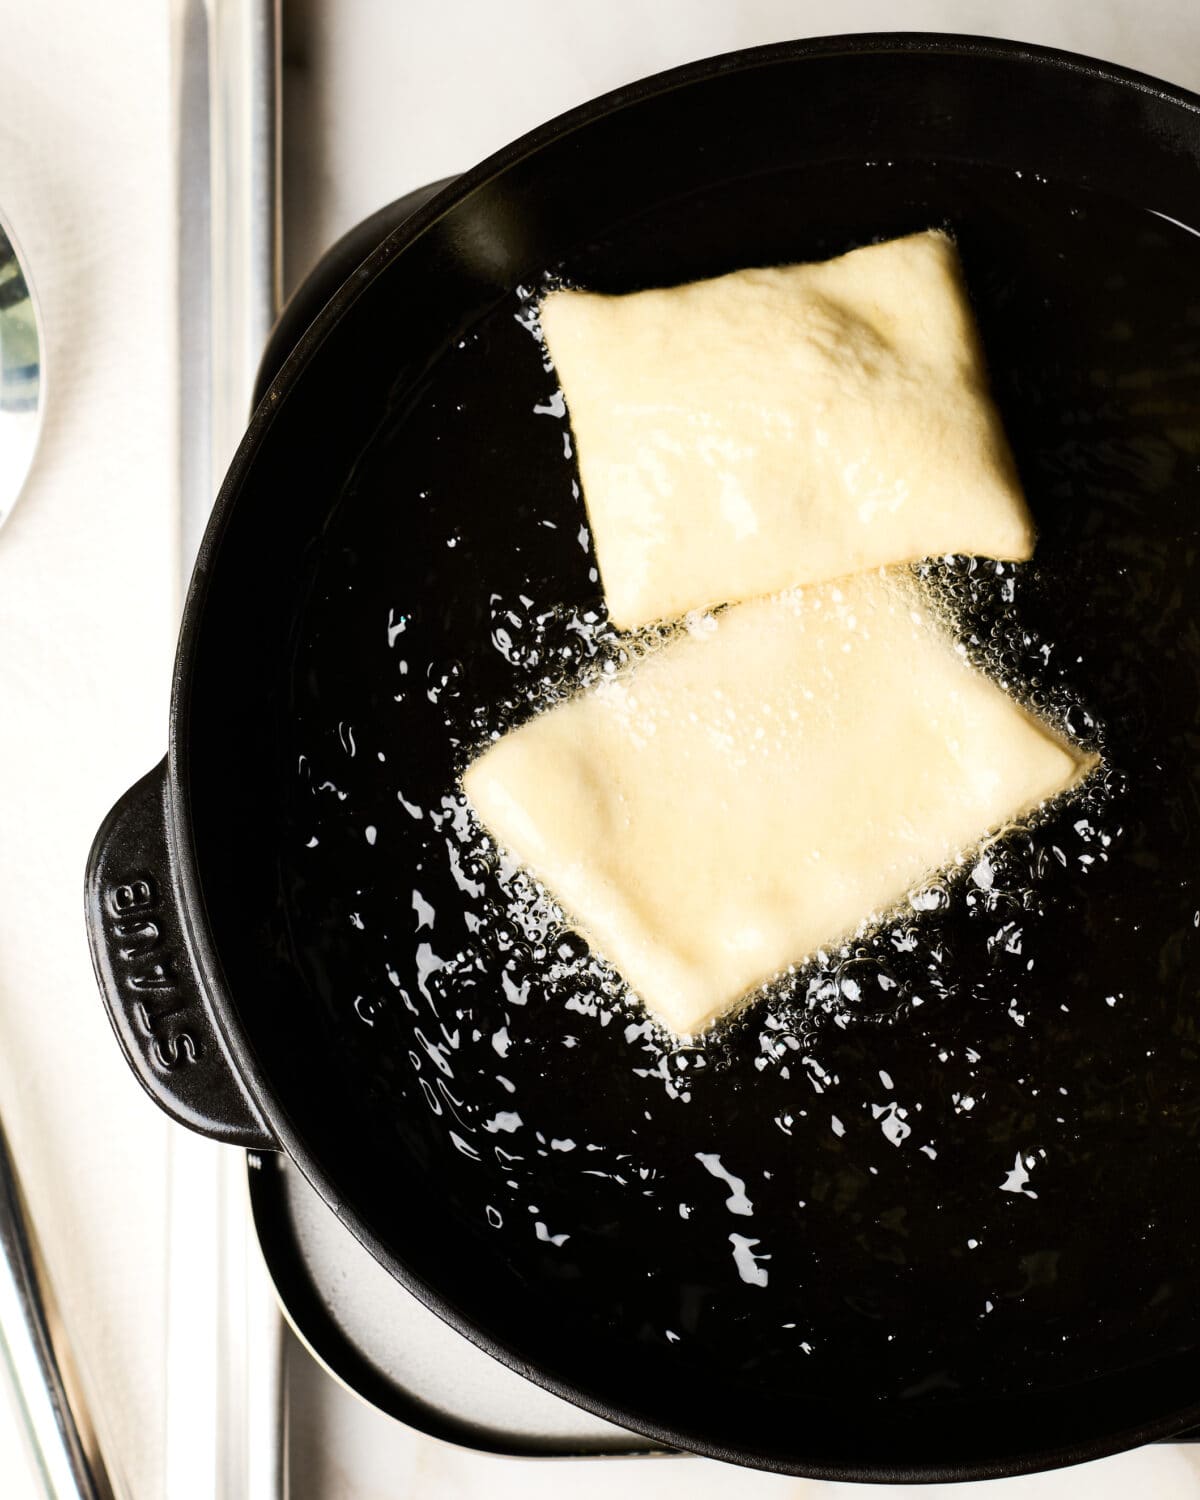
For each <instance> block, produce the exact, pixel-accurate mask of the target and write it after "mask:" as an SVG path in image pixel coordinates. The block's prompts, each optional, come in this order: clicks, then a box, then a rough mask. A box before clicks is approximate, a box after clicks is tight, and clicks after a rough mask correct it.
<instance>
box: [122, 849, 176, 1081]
mask: <svg viewBox="0 0 1200 1500" xmlns="http://www.w3.org/2000/svg"><path fill="white" fill-rule="evenodd" d="M104 913H105V919H106V925H107V926H108V936H109V951H110V953H111V955H112V960H113V967H114V970H115V971H116V976H117V980H118V983H119V984H120V986H121V988H122V989H123V990H124V992H125V995H126V999H127V1002H128V1009H129V1012H130V1014H131V1015H132V1017H133V1022H134V1025H135V1026H136V1027H137V1029H138V1031H139V1032H140V1033H141V1035H142V1037H143V1041H144V1045H145V1048H146V1051H147V1054H148V1055H149V1057H150V1060H151V1062H152V1063H153V1064H154V1066H155V1067H156V1068H158V1069H160V1070H161V1071H162V1072H164V1073H173V1072H175V1071H176V1070H177V1069H178V1068H182V1067H187V1066H188V1065H189V1064H191V1063H194V1062H195V1061H196V1060H197V1058H198V1057H199V1054H200V1049H199V1046H198V1045H197V1042H196V1038H195V1036H194V1035H193V1034H192V1032H190V1031H188V1030H187V1029H186V1028H185V1026H184V1024H183V1023H184V1021H185V1020H186V1013H187V1008H188V1006H187V1000H186V999H185V997H184V994H183V992H182V991H181V989H180V986H179V980H178V974H177V971H176V966H175V963H174V961H173V959H172V957H171V953H170V946H171V945H170V943H169V941H168V935H167V933H166V932H165V931H164V915H163V909H162V902H161V898H160V895H159V891H158V887H157V885H156V883H155V881H154V877H153V876H151V875H137V876H134V877H133V878H132V879H129V880H125V881H123V882H121V883H120V884H116V883H114V884H111V885H109V886H108V888H107V889H106V891H105V895H104Z"/></svg>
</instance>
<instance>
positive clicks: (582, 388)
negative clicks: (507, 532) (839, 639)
mask: <svg viewBox="0 0 1200 1500" xmlns="http://www.w3.org/2000/svg"><path fill="white" fill-rule="evenodd" d="M541 326H542V331H543V334H544V337H545V340H546V347H547V349H548V351H549V354H550V357H551V359H552V360H553V362H554V365H555V368H556V370H557V372H558V377H559V380H560V382H561V385H562V390H563V395H564V397H565V400H566V406H567V411H568V415H569V417H570V422H571V428H572V431H573V433H574V438H575V447H576V452H577V454H578V460H579V472H580V477H581V480H582V485H583V494H584V501H585V503H586V507H587V513H588V518H589V521H590V524H591V529H592V535H593V537H594V539H595V545H596V555H597V558H598V560H599V565H600V576H601V581H602V583H603V585H604V591H605V596H606V598H607V601H608V609H609V614H610V617H611V618H612V621H613V623H614V624H615V625H617V626H618V627H620V628H622V629H629V628H633V627H635V626H638V625H644V624H647V623H649V622H650V621H654V620H667V619H675V618H677V617H678V616H680V615H682V614H685V613H686V612H687V611H689V610H693V609H705V608H709V607H711V606H713V605H717V604H723V603H726V604H727V603H732V602H734V601H736V600H739V599H749V598H755V597H759V596H762V595H765V594H771V593H775V592H778V591H779V590H782V589H788V588H793V587H795V586H796V585H799V584H806V583H812V582H819V581H821V580H824V579H828V578H836V577H840V576H841V575H843V574H846V573H853V572H857V571H859V570H861V569H864V568H874V567H878V566H881V565H885V564H889V563H900V562H912V561H916V560H917V559H919V558H923V557H935V556H941V555H943V554H945V553H963V554H975V555H980V556H987V557H995V558H1002V559H1011V560H1019V559H1023V558H1027V557H1029V556H1030V555H1031V553H1032V550H1033V542H1034V530H1033V524H1032V521H1031V518H1030V515H1029V511H1028V508H1027V506H1026V504H1025V500H1024V496H1023V494H1022V491H1021V487H1020V483H1019V481H1018V478H1017V473H1016V469H1015V466H1014V464H1013V459H1012V454H1011V452H1010V450H1009V446H1008V442H1007V439H1006V437H1005V435H1004V430H1003V427H1002V425H1001V422H1000V417H999V414H998V412H997V410H996V407H995V405H994V403H993V401H992V398H991V396H990V394H989V391H988V382H987V371H986V368H985V365H984V360H983V354H982V350H981V348H980V344H979V338H978V335H977V332H976V328H975V322H974V319H973V317H972V314H971V308H970V305H969V303H968V301H967V296H966V292H965V288H964V285H963V279H962V272H961V268H960V265H959V259H958V253H957V251H956V250H955V247H954V244H953V242H952V241H951V240H950V239H949V237H948V236H947V235H945V234H943V233H940V232H938V231H930V232H928V233H924V234H915V235H910V236H908V237H906V238H904V239H898V240H891V241H889V242H887V243H885V244H880V245H868V246H865V247H864V248H862V249H859V250H852V251H851V252H850V253H849V254H848V255H843V256H840V257H839V258H838V259H836V260H829V261H823V262H820V263H817V264H812V265H795V266H780V267H775V268H770V269H759V270H744V271H735V272H733V273H732V274H731V275H728V276H719V277H716V278H715V279H713V280H709V281H697V282H691V283H689V284H688V285H685V286H676V287H669V288H666V289H663V290H655V291H644V292H634V293H630V294H628V295H623V296H605V295H601V294H598V293H594V292H585V291H555V292H551V293H550V294H549V295H547V296H546V298H545V299H544V300H543V302H542V306H541Z"/></svg>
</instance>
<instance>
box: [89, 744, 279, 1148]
mask: <svg viewBox="0 0 1200 1500" xmlns="http://www.w3.org/2000/svg"><path fill="white" fill-rule="evenodd" d="M166 797H167V787H166V761H163V762H162V763H161V764H160V765H158V766H156V767H155V769H154V770H153V771H151V772H150V773H149V774H148V775H146V776H143V777H142V779H141V781H139V782H137V783H136V784H135V785H134V786H132V787H131V788H130V789H129V791H128V792H126V793H125V795H124V796H123V797H122V798H121V799H120V801H119V802H118V803H117V805H116V806H115V807H114V808H113V810H112V812H110V813H109V815H108V817H107V818H106V819H105V820H104V822H103V824H102V825H101V827H100V831H99V832H98V833H97V835H96V839H95V842H94V843H93V845H92V852H91V855H90V857H89V859H88V870H87V886H86V904H87V925H88V940H89V942H90V944H91V949H92V964H93V966H94V968H95V970H96V979H97V982H98V983H99V986H100V993H101V994H102V995H103V997H104V1004H105V1006H106V1008H107V1010H108V1017H109V1020H110V1021H111V1022H112V1027H113V1030H114V1031H115V1032H116V1035H117V1040H118V1041H119V1042H120V1043H121V1047H122V1049H123V1050H124V1053H125V1058H126V1061H127V1062H128V1063H129V1066H130V1067H131V1068H132V1069H133V1071H134V1073H135V1074H136V1075H137V1078H138V1080H139V1082H140V1083H141V1085H142V1087H143V1088H144V1089H145V1090H146V1092H147V1093H148V1094H149V1095H150V1097H151V1098H152V1099H153V1100H154V1102H155V1103H156V1104H157V1105H158V1106H159V1107H160V1109H164V1110H165V1111H166V1112H167V1114H169V1115H170V1116H171V1117H172V1119H175V1120H178V1121H179V1123H180V1124H181V1125H186V1126H188V1127H189V1128H190V1129H192V1130H195V1131H198V1132H199V1133H200V1134H201V1135H207V1136H211V1137H213V1139H214V1140H218V1141H226V1142H228V1143H229V1144H230V1145H234V1146H246V1147H249V1148H250V1149H252V1150H259V1151H273V1150H276V1149H278V1148H277V1146H276V1142H275V1141H274V1139H273V1138H272V1136H271V1134H270V1132H269V1130H268V1129H267V1126H266V1124H265V1122H264V1121H263V1118H262V1116H261V1114H260V1113H259V1111H258V1109H257V1107H256V1105H255V1103H254V1100H253V1099H252V1097H251V1095H250V1093H249V1091H248V1090H247V1088H246V1086H245V1085H244V1084H243V1082H242V1080H241V1077H240V1075H239V1073H238V1070H237V1067H236V1065H235V1064H234V1061H233V1059H232V1057H231V1056H230V1053H229V1049H228V1047H227V1045H226V1043H225V1039H224V1037H223V1036H222V1034H221V1030H220V1028H219V1026H218V1025H217V1021H216V1018H215V1016H214V1015H213V1011H212V1007H211V1005H210V1003H209V999H208V995H207V993H206V992H205V988H204V985H203V983H202V982H201V979H200V975H199V973H198V971H197V968H196V965H195V963H194V962H193V960H192V955H191V949H190V947H189V944H188V939H187V925H186V922H185V920H184V916H183V911H182V909H181V907H180V904H179V898H178V895H177V893H176V885H175V879H174V874H173V857H172V853H171V846H170V840H169V838H168V834H167V827H168V811H167V802H166Z"/></svg>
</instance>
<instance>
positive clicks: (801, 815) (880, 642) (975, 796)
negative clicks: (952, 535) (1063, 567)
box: [463, 570, 1094, 1036]
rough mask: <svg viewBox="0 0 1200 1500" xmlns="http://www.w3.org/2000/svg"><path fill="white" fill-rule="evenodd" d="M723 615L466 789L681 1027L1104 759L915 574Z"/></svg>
mask: <svg viewBox="0 0 1200 1500" xmlns="http://www.w3.org/2000/svg"><path fill="white" fill-rule="evenodd" d="M703 624H704V627H705V629H704V630H703V631H702V632H700V633H696V632H693V633H687V632H681V633H680V634H679V635H678V636H676V637H675V638H673V639H672V640H671V641H669V642H668V643H667V644H666V645H664V646H663V647H661V648H660V649H658V650H656V651H653V652H652V653H651V654H649V655H647V656H646V657H644V658H642V659H641V660H640V661H638V662H637V663H636V664H635V665H633V666H632V667H630V668H628V669H626V670H625V671H622V672H620V673H617V674H615V675H614V676H613V677H612V678H609V679H606V680H602V681H601V682H600V683H599V684H598V685H596V686H595V687H593V688H591V689H589V690H586V691H584V692H582V693H580V694H579V695H578V696H576V697H575V698H573V699H571V700H569V701H567V702H566V703H563V704H561V705H559V706H558V707H556V708H553V709H550V710H548V711H547V712H545V713H543V714H541V715H539V716H538V717H537V718H535V719H532V720H531V721H530V722H528V723H527V724H524V725H522V726H520V727H519V728H518V729H516V730H513V731H512V732H510V733H509V734H506V735H504V736H503V737H502V738H501V739H499V740H498V741H497V742H496V743H495V744H494V745H492V746H491V747H490V748H489V749H487V750H486V751H485V752H484V753H483V754H482V755H481V756H480V757H479V758H478V759H477V760H476V761H475V762H474V764H472V765H471V766H470V767H469V768H468V770H467V772H466V774H465V776H464V778H463V789H464V791H465V793H466V795H467V798H468V800H469V802H470V803H471V805H472V806H473V807H474V809H475V811H476V813H477V814H478V816H479V818H480V819H481V820H482V822H483V824H484V825H485V827H486V828H487V829H488V830H489V831H490V832H491V834H492V835H493V836H494V838H495V839H496V840H497V841H498V842H499V843H500V844H501V845H503V846H504V847H506V848H507V849H508V850H509V851H510V852H511V853H512V854H513V855H515V856H516V858H517V859H518V860H520V861H521V862H522V863H523V864H524V865H525V866H526V867H527V868H528V869H530V870H531V871H532V872H533V874H534V875H535V876H536V877H537V878H538V879H539V880H540V881H541V882H542V883H543V884H544V885H545V886H546V888H547V889H548V890H549V891H550V893H551V895H553V896H554V897H555V898H556V900H557V901H558V902H559V903H560V905H561V906H562V907H563V908H564V910H565V911H566V913H567V915H568V917H569V919H570V920H571V921H572V923H573V924H574V925H576V926H578V928H579V930H580V931H581V932H582V933H583V934H584V935H585V936H586V937H587V938H588V939H589V941H590V942H591V943H592V945H593V947H594V949H595V950H596V951H597V952H599V953H600V954H601V955H602V956H603V957H605V958H606V959H608V961H609V962H610V963H612V964H613V965H614V966H615V967H616V968H617V969H618V970H619V971H620V973H621V974H622V976H623V977H624V978H625V980H626V981H627V983H628V984H629V985H630V986H631V988H632V989H633V990H634V991H635V992H636V993H637V995H638V996H639V997H640V998H641V1000H642V1001H643V1003H644V1004H645V1005H646V1007H647V1008H648V1009H649V1010H650V1011H651V1012H652V1013H653V1015H654V1016H655V1017H656V1018H657V1019H658V1020H659V1021H660V1022H661V1023H662V1024H663V1025H664V1026H666V1027H668V1028H669V1029H670V1030H671V1031H674V1032H676V1033H677V1034H679V1035H685V1036H686V1035H693V1034H695V1033H697V1032H699V1031H701V1030H702V1029H703V1028H704V1027H705V1026H707V1025H708V1024H709V1023H710V1022H711V1021H712V1020H713V1019H714V1018H716V1017H718V1016H720V1015H722V1014H723V1013H725V1012H726V1011H728V1010H730V1009H731V1008H733V1007H734V1006H735V1005H736V1004H737V1002H738V1001H739V1000H740V999H741V998H742V997H743V996H744V995H745V994H746V993H747V991H748V990H750V989H751V988H753V987H754V986H756V985H758V984H759V983H761V982H762V981H764V980H766V979H768V978H770V977H771V976H772V975H774V974H776V973H778V972H779V971H780V970H782V969H784V968H786V967H787V966H788V965H789V964H790V963H796V962H799V961H800V960H802V959H804V958H806V957H808V956H810V955H812V954H813V953H814V952H815V951H816V950H817V949H819V948H822V947H826V946H827V945H829V944H832V943H836V942H837V941H838V940H840V939H842V938H844V937H846V936H848V935H849V934H850V933H852V932H853V931H854V930H855V929H856V928H857V927H858V926H859V925H860V924H861V923H863V922H865V921H867V920H868V919H870V918H872V917H873V916H875V915H877V914H882V913H884V912H886V911H887V910H888V909H889V908H891V907H893V906H894V905H895V904H896V903H898V902H900V901H901V900H902V899H903V898H904V896H905V894H906V893H907V892H908V891H909V890H910V889H912V887H913V886H914V885H915V884H917V883H918V882H920V881H921V880H922V879H923V878H924V877H926V876H927V875H929V874H930V873H932V872H934V871H936V870H937V869H939V868H942V867H944V866H946V865H947V864H948V863H950V862H952V861H953V860H954V858H955V856H956V855H958V854H959V853H960V852H962V851H965V850H968V849H969V848H970V847H971V846H972V845H975V844H977V843H978V842H979V840H980V839H981V838H983V837H984V835H986V834H987V833H988V832H989V831H990V830H994V829H997V828H999V827H1001V826H1002V825H1004V824H1005V823H1007V822H1008V821H1009V820H1012V819H1017V818H1020V817H1021V816H1022V815H1024V814H1026V813H1028V812H1029V811H1030V810H1031V809H1034V808H1036V807H1037V806H1038V805H1039V804H1040V803H1042V802H1043V801H1045V800H1046V799H1048V798H1051V797H1053V796H1055V795H1056V794H1057V793H1059V792H1061V791H1062V790H1063V789H1064V788H1066V787H1068V786H1070V785H1072V783H1074V782H1075V781H1076V780H1078V779H1079V778H1080V777H1081V775H1082V774H1083V773H1084V772H1085V771H1086V770H1087V769H1089V768H1090V766H1091V765H1092V764H1094V758H1092V759H1088V758H1086V757H1084V756H1083V755H1081V754H1078V753H1076V752H1075V751H1074V750H1073V749H1071V748H1070V747H1069V746H1067V745H1066V744H1064V743H1062V742H1060V741H1059V740H1058V739H1057V738H1056V737H1055V736H1054V735H1053V734H1051V733H1050V732H1049V730H1047V729H1046V728H1045V726H1044V725H1042V724H1041V723H1040V722H1039V721H1038V720H1036V719H1035V718H1033V717H1032V716H1031V715H1030V714H1028V713H1027V712H1025V710H1023V709H1022V708H1020V707H1019V706H1018V705H1017V704H1016V703H1014V702H1013V701H1012V699H1010V698H1009V697H1008V696H1007V694H1006V693H1004V692H1003V691H1002V690H1001V689H1000V688H999V687H997V686H996V684H995V683H994V682H992V681H991V679H990V678H988V677H986V676H984V675H983V674H981V673H980V672H978V671H976V670H975V669H974V668H973V667H971V666H970V665H969V664H968V663H967V661H966V660H965V659H964V657H963V655H962V654H961V652H960V651H959V650H958V649H956V646H955V643H954V641H953V640H952V638H951V637H950V635H949V634H948V632H947V631H946V629H945V627H944V626H943V625H942V624H941V623H939V621H938V620H937V618H936V617H935V615H934V613H933V612H932V611H931V608H930V607H929V606H928V605H927V604H926V603H925V602H924V599H923V596H922V592H921V590H920V588H919V587H918V586H917V584H916V583H915V582H914V580H912V578H911V576H910V575H909V574H908V573H907V570H897V571H896V572H894V573H890V574H889V573H885V572H875V573H866V574H860V575H858V576H856V577H852V578H848V579H843V580H840V581H838V582H836V583H828V584H823V585H819V586H814V587H811V588H808V589H803V590H799V591H797V592H795V593H791V594H784V595H780V596H778V597H775V598H770V599H764V600H755V601H752V602H750V603H747V604H741V605H737V606H734V607H733V608H731V609H729V610H726V611H725V612H723V613H721V614H719V615H718V616H716V617H715V619H712V618H710V619H708V620H706V621H705V622H703Z"/></svg>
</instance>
